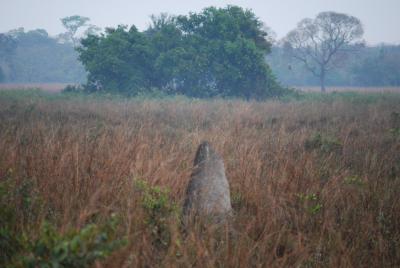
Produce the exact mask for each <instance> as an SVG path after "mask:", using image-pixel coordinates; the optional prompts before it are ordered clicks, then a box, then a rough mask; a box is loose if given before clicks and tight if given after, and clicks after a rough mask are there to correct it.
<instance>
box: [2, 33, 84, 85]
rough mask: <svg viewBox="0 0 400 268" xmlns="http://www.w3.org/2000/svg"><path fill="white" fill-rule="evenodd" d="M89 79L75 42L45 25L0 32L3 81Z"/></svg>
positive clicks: (46, 81)
mask: <svg viewBox="0 0 400 268" xmlns="http://www.w3.org/2000/svg"><path fill="white" fill-rule="evenodd" d="M85 79H86V73H85V70H84V68H83V66H82V64H81V63H80V62H79V61H78V54H77V52H76V51H75V49H74V47H73V45H72V43H70V42H63V41H62V40H60V39H59V38H56V37H51V36H49V34H48V33H47V32H46V31H45V30H43V29H37V30H32V31H27V32H26V31H24V29H23V28H20V29H16V30H13V31H10V32H8V33H6V34H0V82H9V83H10V82H11V83H12V82H18V83H25V82H26V83H28V82H34V83H48V82H61V83H81V82H84V81H85Z"/></svg>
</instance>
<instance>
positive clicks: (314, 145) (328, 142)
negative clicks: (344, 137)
mask: <svg viewBox="0 0 400 268" xmlns="http://www.w3.org/2000/svg"><path fill="white" fill-rule="evenodd" d="M304 148H305V149H306V150H307V151H311V150H319V151H320V152H322V153H332V152H341V151H342V143H341V141H340V140H339V139H337V138H335V137H332V136H322V135H321V134H320V133H316V134H315V135H314V136H313V137H311V138H309V139H307V140H306V141H305V142H304Z"/></svg>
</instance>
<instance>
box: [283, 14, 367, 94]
mask: <svg viewBox="0 0 400 268" xmlns="http://www.w3.org/2000/svg"><path fill="white" fill-rule="evenodd" d="M363 33H364V31H363V27H362V25H361V22H360V20H359V19H357V18H355V17H353V16H349V15H346V14H342V13H336V12H321V13H319V14H318V15H317V17H316V18H315V19H314V20H313V19H303V20H302V21H300V23H299V24H298V25H297V28H296V29H294V30H292V31H291V32H289V33H288V35H287V36H286V38H285V48H286V50H287V51H288V52H290V54H291V55H292V56H293V57H294V58H295V59H297V60H299V61H301V62H302V63H303V64H304V66H305V67H306V68H307V69H308V70H309V71H310V72H311V73H312V74H313V75H315V76H316V77H318V78H319V80H320V85H321V91H322V92H325V79H326V74H327V72H329V71H330V70H331V69H332V68H334V67H335V66H336V65H337V64H338V63H340V62H341V61H342V60H343V57H344V56H345V55H346V54H345V52H346V50H347V49H348V47H349V46H350V45H352V44H353V43H354V42H356V41H360V39H361V38H362V35H363Z"/></svg>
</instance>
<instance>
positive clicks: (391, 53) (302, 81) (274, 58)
mask: <svg viewBox="0 0 400 268" xmlns="http://www.w3.org/2000/svg"><path fill="white" fill-rule="evenodd" d="M266 58H267V62H268V64H269V65H270V66H271V69H272V71H273V72H274V74H275V75H276V76H277V78H278V80H279V81H280V82H281V83H282V84H284V85H289V86H293V85H296V86H319V84H320V81H319V80H318V78H317V77H315V76H313V75H312V74H311V73H310V72H309V71H308V70H307V69H306V68H305V67H304V65H303V64H302V63H301V62H299V61H296V60H295V59H293V58H292V57H290V56H289V55H287V53H285V50H284V48H283V47H282V46H273V48H272V52H271V54H269V55H268V56H267V57H266ZM337 65H338V66H337V68H334V69H332V70H331V71H330V72H329V73H328V74H327V77H326V85H328V86H400V45H378V46H366V47H363V48H358V49H357V50H354V51H353V52H351V53H348V54H347V57H346V58H344V59H343V60H342V61H341V62H339V63H338V64H337Z"/></svg>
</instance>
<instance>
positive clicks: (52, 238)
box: [16, 217, 125, 268]
mask: <svg viewBox="0 0 400 268" xmlns="http://www.w3.org/2000/svg"><path fill="white" fill-rule="evenodd" d="M117 222H118V221H117V220H116V218H115V217H111V219H110V220H109V221H107V222H106V224H103V225H102V226H99V225H96V224H87V225H86V226H84V227H83V228H82V229H80V230H71V231H69V232H67V233H66V234H59V233H58V232H57V231H56V229H55V228H54V226H52V225H51V224H49V223H44V224H43V225H42V228H41V231H40V234H39V236H38V238H37V239H36V240H35V241H33V242H32V243H31V244H30V245H29V248H28V250H29V253H28V254H26V253H25V254H23V255H22V256H19V257H18V259H19V260H21V261H19V260H17V261H16V264H17V265H22V266H23V267H77V268H78V267H82V268H83V267H89V266H90V265H91V264H93V263H94V262H95V261H96V260H99V259H104V258H105V257H107V256H109V255H110V254H111V253H112V252H113V251H114V250H115V249H117V248H119V247H120V246H122V245H123V244H124V243H125V242H124V240H119V239H116V238H115V234H116V228H117Z"/></svg>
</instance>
